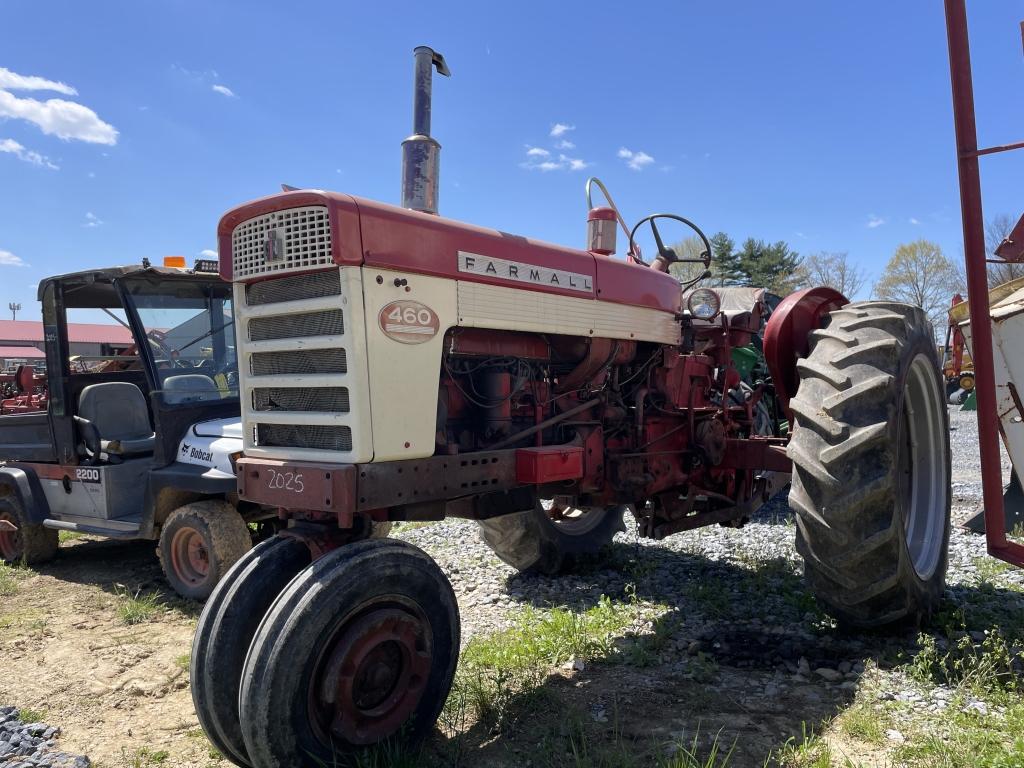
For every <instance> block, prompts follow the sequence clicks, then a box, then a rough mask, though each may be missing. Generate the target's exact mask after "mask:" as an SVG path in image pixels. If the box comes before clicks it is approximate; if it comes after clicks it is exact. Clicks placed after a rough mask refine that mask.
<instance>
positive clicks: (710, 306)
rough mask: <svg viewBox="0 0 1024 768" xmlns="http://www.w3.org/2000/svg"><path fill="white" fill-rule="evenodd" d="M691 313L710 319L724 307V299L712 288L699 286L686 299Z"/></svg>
mask: <svg viewBox="0 0 1024 768" xmlns="http://www.w3.org/2000/svg"><path fill="white" fill-rule="evenodd" d="M686 308H687V309H688V310H690V314H691V315H693V316H694V317H696V318H699V319H701V320H710V319H711V318H713V317H714V316H715V315H717V314H718V311H719V310H720V309H721V308H722V300H721V299H720V298H719V296H718V294H717V293H715V292H714V291H713V290H711V289H710V288H698V289H697V290H696V291H694V292H693V293H691V294H690V298H688V299H687V300H686Z"/></svg>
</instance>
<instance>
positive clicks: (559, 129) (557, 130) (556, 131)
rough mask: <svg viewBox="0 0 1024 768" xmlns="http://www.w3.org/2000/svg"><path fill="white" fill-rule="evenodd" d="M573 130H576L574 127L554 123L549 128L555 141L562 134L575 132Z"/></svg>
mask: <svg viewBox="0 0 1024 768" xmlns="http://www.w3.org/2000/svg"><path fill="white" fill-rule="evenodd" d="M575 130H576V126H575V125H566V124H565V123H555V124H554V125H553V126H551V135H552V136H554V137H555V138H556V139H557V138H558V137H559V136H561V135H562V134H563V133H568V132H569V131H575Z"/></svg>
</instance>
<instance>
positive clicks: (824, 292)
mask: <svg viewBox="0 0 1024 768" xmlns="http://www.w3.org/2000/svg"><path fill="white" fill-rule="evenodd" d="M849 303H850V300H849V299H847V298H846V297H845V296H843V294H841V293H840V292H839V291H836V290H834V289H832V288H826V287H824V286H820V287H817V288H807V289H805V290H802V291H797V292H796V293H791V294H790V295H789V296H787V297H786V298H784V299H783V300H782V301H781V302H780V303H779V306H777V307H776V308H775V310H774V311H773V312H772V315H771V317H770V318H769V319H768V325H767V326H766V327H765V330H764V359H765V362H766V363H767V364H768V370H769V372H770V373H771V375H772V382H773V383H774V384H775V393H776V394H777V395H778V397H779V400H781V401H782V404H783V406H784V407H785V408H786V410H787V411H788V410H789V401H790V398H792V397H793V395H795V394H796V389H797V387H798V386H799V385H800V376H799V375H798V374H797V370H796V362H797V360H799V359H801V358H803V357H807V355H808V354H809V353H810V351H811V331H816V330H818V329H819V328H821V327H822V325H823V323H824V320H825V316H826V315H827V314H828V313H829V312H831V311H832V310H834V309H839V308H840V307H844V306H846V305H847V304H849Z"/></svg>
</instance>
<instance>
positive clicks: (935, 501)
mask: <svg viewBox="0 0 1024 768" xmlns="http://www.w3.org/2000/svg"><path fill="white" fill-rule="evenodd" d="M797 370H798V371H799V373H800V386H799V389H798V390H797V393H796V397H795V398H794V399H793V400H792V401H791V402H790V407H791V408H792V411H793V414H794V416H795V422H796V423H795V425H794V428H793V434H792V439H791V440H790V443H789V449H788V452H789V456H790V458H791V459H792V460H793V479H792V487H791V489H790V493H789V503H790V505H791V506H792V507H793V509H794V510H795V512H796V516H797V535H796V547H797V551H798V552H799V553H800V554H801V555H802V556H803V558H804V572H805V576H806V578H807V581H808V582H809V584H810V587H811V589H812V591H813V592H814V594H815V595H816V597H817V598H818V600H819V601H821V602H822V603H823V604H824V605H825V606H826V607H827V608H828V610H829V611H830V612H831V613H832V614H833V616H835V618H836V619H838V620H839V621H840V622H841V623H843V624H845V625H847V626H851V627H856V628H880V627H886V626H892V625H906V624H911V623H918V622H919V621H920V620H921V619H922V618H923V617H924V616H926V615H927V614H928V613H930V612H931V611H932V610H933V609H934V607H935V606H936V604H937V603H938V600H939V598H940V596H941V595H942V591H943V587H944V583H945V575H946V564H947V548H948V544H949V513H950V495H951V492H950V451H949V414H948V412H947V410H946V403H945V397H943V390H944V387H943V381H942V377H941V374H940V372H939V362H938V356H937V354H936V348H935V338H934V336H933V332H932V326H931V324H930V323H929V322H928V319H927V317H926V316H925V314H924V312H923V311H922V310H920V309H918V308H916V307H910V306H907V305H904V304H895V303H887V302H878V301H870V302H858V303H855V304H849V305H847V306H846V307H844V308H842V309H839V310H836V311H834V312H832V313H831V318H830V321H829V324H828V327H826V328H825V329H823V330H818V331H814V332H812V333H811V352H810V354H809V355H808V357H807V358H806V359H803V360H800V361H799V362H798V363H797Z"/></svg>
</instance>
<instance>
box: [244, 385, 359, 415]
mask: <svg viewBox="0 0 1024 768" xmlns="http://www.w3.org/2000/svg"><path fill="white" fill-rule="evenodd" d="M252 407H253V410H255V411H331V412H333V413H348V409H349V404H348V388H347V387H322V388H314V387H303V388H301V389H295V388H292V387H260V388H259V389H254V390H253V391H252Z"/></svg>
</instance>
